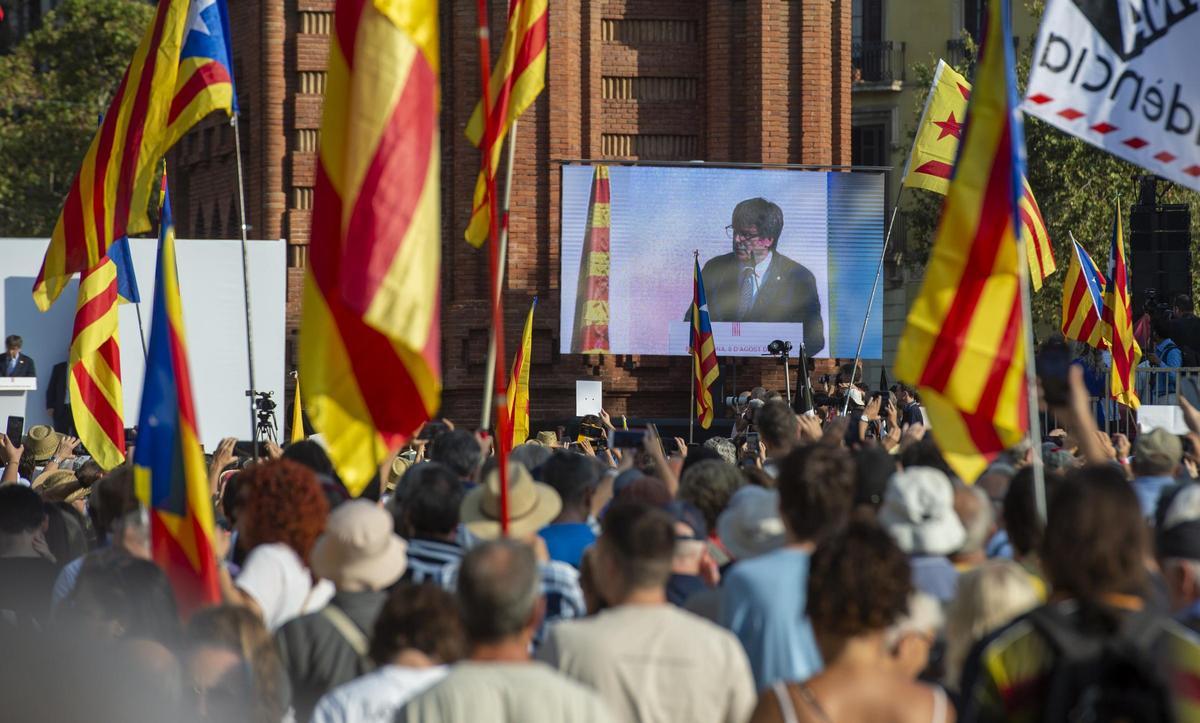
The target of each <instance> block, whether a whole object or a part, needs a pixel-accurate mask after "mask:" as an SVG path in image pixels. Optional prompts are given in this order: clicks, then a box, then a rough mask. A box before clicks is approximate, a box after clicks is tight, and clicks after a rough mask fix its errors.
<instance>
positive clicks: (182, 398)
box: [133, 184, 221, 618]
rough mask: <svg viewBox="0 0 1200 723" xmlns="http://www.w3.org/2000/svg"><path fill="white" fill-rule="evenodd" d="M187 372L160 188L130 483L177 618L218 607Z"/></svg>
mask: <svg viewBox="0 0 1200 723" xmlns="http://www.w3.org/2000/svg"><path fill="white" fill-rule="evenodd" d="M191 376H192V375H191V371H190V370H189V368H188V356H187V334H186V333H184V327H183V303H182V300H181V299H180V296H179V274H178V271H177V266H176V263H175V224H174V223H173V222H172V220H171V199H170V195H169V194H168V193H167V190H166V186H165V184H164V186H163V202H162V224H161V229H160V230H159V242H158V275H157V278H156V279H155V280H154V316H153V318H152V319H151V320H150V345H149V347H148V349H147V352H146V379H145V384H144V385H143V387H142V408H141V412H140V414H139V418H138V432H139V434H140V437H139V439H138V444H137V447H136V448H135V449H134V452H133V478H134V481H135V483H136V486H137V495H138V499H139V500H141V502H142V504H144V505H145V506H146V508H147V510H148V512H149V514H150V549H151V554H152V555H153V557H154V561H155V562H156V563H158V565H159V567H161V568H162V569H163V572H165V573H166V574H167V578H168V579H169V580H170V581H171V587H172V588H174V590H175V599H176V600H177V601H178V602H179V610H180V613H182V614H183V616H184V617H185V618H186V617H189V616H190V615H191V614H192V612H194V611H195V610H196V609H198V608H201V607H204V606H207V605H213V604H215V603H218V602H220V601H221V591H220V588H219V584H218V581H217V561H216V559H215V558H214V557H213V547H214V546H213V539H214V537H213V505H212V498H211V497H210V496H209V495H210V490H209V489H208V477H207V475H206V474H205V469H204V468H205V464H204V451H203V450H202V449H201V448H200V431H199V427H198V425H197V423H196V405H195V401H194V399H193V397H192V381H191Z"/></svg>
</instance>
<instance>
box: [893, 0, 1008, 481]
mask: <svg viewBox="0 0 1200 723" xmlns="http://www.w3.org/2000/svg"><path fill="white" fill-rule="evenodd" d="M989 13H990V19H989V22H988V23H987V28H988V30H987V36H986V39H985V41H984V44H983V48H982V55H981V58H980V61H979V64H978V67H977V69H976V82H975V87H976V91H975V93H974V95H973V96H972V97H971V101H970V106H969V108H968V110H967V128H966V137H965V138H964V139H963V144H962V148H961V149H960V150H959V155H958V160H957V163H956V167H955V172H954V178H953V180H952V181H951V182H950V190H949V192H948V193H947V195H946V202H945V204H944V205H943V207H942V217H941V220H940V222H939V224H938V230H937V235H936V237H935V240H934V244H933V250H932V253H931V256H930V262H929V265H928V267H927V269H926V272H925V280H924V282H923V283H922V285H921V291H920V294H919V295H918V296H917V299H916V301H915V302H914V303H913V306H912V309H911V311H910V312H909V314H908V321H907V325H906V327H905V329H904V334H903V336H902V337H901V340H900V348H899V350H898V353H897V356H896V366H895V374H896V376H897V377H898V378H899V379H900V380H901V381H904V382H907V383H910V384H913V385H914V386H916V387H918V388H919V389H920V391H921V396H922V400H923V401H924V402H925V406H926V409H927V411H928V413H929V416H930V423H931V425H932V427H933V429H934V430H935V432H934V438H935V439H936V441H937V444H938V446H939V448H940V449H941V451H942V454H943V456H945V458H946V461H947V462H948V463H949V464H950V465H951V467H952V468H953V469H954V471H955V472H956V473H957V474H958V476H959V477H961V478H962V479H963V480H964V481H966V482H968V483H972V482H974V481H975V479H976V478H977V477H978V476H979V474H980V473H981V472H982V471H983V470H984V468H985V467H986V466H987V463H988V460H990V459H992V458H994V457H995V456H996V455H997V454H998V453H999V452H1001V451H1002V450H1004V449H1006V448H1008V447H1011V446H1012V445H1014V444H1016V443H1017V442H1018V441H1020V439H1021V438H1022V437H1023V436H1024V435H1025V433H1026V430H1027V429H1028V425H1029V408H1028V404H1027V402H1028V398H1027V392H1026V386H1025V363H1026V343H1025V338H1026V332H1025V327H1024V324H1025V323H1026V319H1025V318H1024V311H1023V305H1022V300H1021V299H1022V297H1021V274H1022V273H1025V271H1024V270H1023V266H1025V264H1024V263H1023V261H1022V259H1021V258H1020V256H1019V253H1018V248H1017V237H1016V231H1015V229H1017V228H1019V224H1020V221H1019V216H1018V214H1019V209H1020V198H1021V178H1022V170H1023V169H1022V166H1023V164H1024V147H1023V146H1024V144H1023V140H1022V133H1021V122H1020V115H1019V111H1018V110H1017V96H1016V73H1015V69H1014V62H1013V51H1012V45H1011V43H1010V42H1009V41H1008V38H1009V37H1010V36H1011V32H1010V28H1011V27H1012V25H1011V16H1010V7H1009V2H1008V1H1007V0H995V1H993V2H991V3H990V4H989Z"/></svg>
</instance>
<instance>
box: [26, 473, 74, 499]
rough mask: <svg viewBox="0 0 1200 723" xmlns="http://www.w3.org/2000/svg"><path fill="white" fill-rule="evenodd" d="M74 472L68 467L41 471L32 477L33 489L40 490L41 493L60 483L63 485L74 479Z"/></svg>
mask: <svg viewBox="0 0 1200 723" xmlns="http://www.w3.org/2000/svg"><path fill="white" fill-rule="evenodd" d="M75 479H76V478H75V473H74V472H72V471H71V470H69V469H55V470H51V471H49V472H42V473H41V474H39V475H38V476H37V477H34V479H33V485H32V486H33V489H35V490H41V491H42V492H43V493H45V492H47V491H49V490H52V489H54V488H55V487H58V486H60V485H65V484H67V483H68V482H74V481H75Z"/></svg>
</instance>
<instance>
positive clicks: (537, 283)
mask: <svg viewBox="0 0 1200 723" xmlns="http://www.w3.org/2000/svg"><path fill="white" fill-rule="evenodd" d="M507 4H508V3H507V2H506V1H501V0H492V1H491V3H490V5H491V8H492V28H493V29H494V36H495V37H496V38H497V41H496V42H495V46H496V47H495V49H496V50H497V51H498V50H499V41H498V38H499V36H500V33H501V28H503V27H504V12H505V8H506V6H507ZM332 9H333V0H236V2H231V3H230V14H231V23H232V24H233V36H234V46H235V65H236V66H237V67H236V73H237V81H238V91H239V92H238V95H239V99H240V102H241V105H242V109H243V115H244V118H243V120H242V143H243V157H244V160H245V163H246V172H247V179H246V192H247V206H248V219H249V224H250V225H251V226H252V230H251V236H252V237H255V238H286V239H287V240H288V243H289V254H288V261H289V266H290V268H289V272H288V273H289V300H290V303H289V307H288V324H289V329H292V330H294V329H295V327H296V325H297V324H298V322H299V285H300V278H301V273H302V268H303V265H304V264H305V262H306V258H307V253H306V251H307V249H306V244H307V243H308V231H309V217H310V214H311V208H312V197H313V191H312V187H313V180H314V169H315V163H316V149H317V140H318V128H319V126H320V114H321V102H322V94H323V92H324V87H325V72H324V67H325V63H326V58H327V55H328V47H329V35H328V33H329V30H330V24H331V18H332V14H331V11H332ZM850 24H851V2H850V0H551V1H550V34H549V46H550V48H549V53H550V55H549V64H548V70H547V76H548V77H547V80H546V92H544V93H543V94H542V96H541V97H540V98H539V99H538V101H537V103H536V104H535V105H534V106H533V107H532V108H531V109H530V110H529V111H528V112H527V113H526V114H525V116H524V117H523V118H522V120H521V124H520V129H519V133H518V137H517V146H516V170H515V177H514V186H513V189H514V190H513V202H512V203H513V208H512V215H511V224H510V227H511V237H510V246H509V276H508V282H507V285H506V286H507V288H506V293H505V303H506V311H507V316H506V335H507V339H508V344H509V352H510V354H511V351H512V344H513V343H515V342H516V341H517V340H518V334H519V333H520V326H521V324H522V322H523V320H524V316H525V313H526V311H527V309H528V307H529V300H530V298H531V297H533V296H534V295H537V296H538V297H539V304H538V317H537V319H536V320H535V328H534V349H533V366H532V371H531V374H532V379H533V386H534V391H533V394H532V395H531V396H532V399H531V413H532V416H533V417H534V419H535V426H536V420H538V419H549V418H557V417H566V416H570V415H571V414H573V412H574V382H575V380H576V379H578V378H585V377H599V378H601V379H603V380H604V384H605V397H606V405H607V408H608V409H609V410H610V411H612V412H613V413H621V412H625V411H626V410H628V412H629V413H630V414H632V415H638V416H671V417H681V416H685V415H686V413H687V409H688V407H687V404H688V402H687V398H688V393H689V392H688V389H689V387H688V382H687V379H688V377H689V372H690V366H689V362H688V360H687V359H686V358H669V357H649V356H641V357H638V356H621V355H617V356H612V355H608V356H591V357H584V356H579V355H574V356H573V355H561V354H560V353H559V351H558V349H559V339H558V335H559V330H558V315H559V294H558V288H559V239H558V228H559V223H558V201H559V183H560V181H559V178H560V174H559V169H560V162H561V161H563V160H568V159H605V160H642V161H680V160H685V161H686V160H696V159H702V160H706V161H724V162H730V161H737V162H762V163H808V164H828V165H842V164H845V165H848V164H849V163H850V36H851V28H850ZM474 28H475V2H474V0H442V9H441V33H442V43H441V48H442V72H443V76H442V80H443V108H442V111H443V112H442V143H443V147H442V160H443V168H442V189H443V199H442V223H443V253H444V259H443V270H442V304H443V311H442V323H443V328H442V348H443V365H444V370H443V372H444V382H445V393H444V412H445V414H446V415H447V416H449V417H451V418H454V419H459V420H470V421H473V420H474V419H475V418H476V417H477V415H478V413H479V403H480V398H481V389H482V380H483V369H484V357H485V356H486V350H487V335H488V330H489V326H490V323H489V311H488V301H487V299H488V280H487V254H486V250H478V251H477V250H475V249H474V248H472V247H470V246H468V245H467V244H466V243H465V242H464V241H463V240H462V233H463V229H464V228H465V227H466V223H467V219H468V218H469V216H470V210H471V192H472V190H473V188H474V183H475V176H476V174H477V172H478V168H479V154H478V152H477V151H476V150H475V149H473V148H472V147H471V146H470V145H469V143H468V142H467V141H466V139H465V137H464V135H463V129H464V127H465V125H466V121H467V118H468V116H469V115H470V113H471V110H472V108H473V106H474V104H475V103H476V101H477V100H478V97H479V79H478V67H477V60H476V58H477V53H476V40H475V37H474ZM217 120H218V119H210V120H209V121H208V122H206V123H205V124H203V125H202V127H201V128H198V129H197V130H195V131H193V132H192V133H191V134H190V135H189V136H188V137H187V138H185V139H184V140H183V141H182V143H181V144H180V146H179V147H178V148H177V150H176V151H175V152H174V153H173V156H172V164H173V166H172V172H173V174H174V176H173V182H174V184H175V187H176V193H175V198H176V205H177V210H176V218H177V219H178V220H179V226H180V232H181V234H182V235H185V236H197V237H224V238H231V237H235V236H236V234H237V220H236V213H235V206H234V205H233V204H234V203H235V202H236V185H235V182H234V181H235V176H234V166H233V139H232V134H231V133H230V132H229V130H228V127H227V126H225V125H224V124H221V123H218V122H217ZM289 363H291V360H289ZM737 377H738V386H739V387H741V388H746V387H748V386H752V385H753V384H757V383H760V381H761V383H763V384H765V385H767V386H775V387H782V386H783V374H782V367H778V366H776V365H774V364H773V363H771V362H769V361H758V360H741V361H739V363H738V369H737ZM730 393H732V391H730Z"/></svg>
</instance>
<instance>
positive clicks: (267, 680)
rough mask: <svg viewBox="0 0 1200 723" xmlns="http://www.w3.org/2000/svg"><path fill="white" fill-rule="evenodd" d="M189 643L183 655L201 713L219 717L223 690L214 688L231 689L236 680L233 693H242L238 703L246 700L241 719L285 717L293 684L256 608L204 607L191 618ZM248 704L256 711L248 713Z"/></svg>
mask: <svg viewBox="0 0 1200 723" xmlns="http://www.w3.org/2000/svg"><path fill="white" fill-rule="evenodd" d="M187 643H188V645H187V652H186V655H185V659H184V660H185V663H186V665H185V667H186V669H187V675H188V677H189V678H190V680H189V682H190V684H191V688H192V690H193V691H194V692H195V695H196V700H195V703H196V706H197V713H199V714H201V715H202V716H204V717H208V718H218V717H219V716H218V715H217V713H219V712H220V711H218V710H216V709H217V708H219V707H220V701H219V698H220V696H219V695H216V696H211V695H210V694H211V693H212V692H213V689H214V688H218V687H220V688H221V689H222V690H221V692H222V693H225V692H228V691H229V688H230V685H231V683H232V687H233V689H234V691H238V692H240V693H241V694H242V695H241V696H235V697H240V698H241V700H239V701H238V703H240V704H243V705H244V706H245V707H242V708H241V709H240V710H238V711H237V713H238V714H239V719H241V720H245V721H253V723H279V722H280V721H282V720H284V719H285V717H286V716H287V714H288V704H289V701H290V699H291V688H290V685H289V683H288V678H287V675H286V674H285V673H284V671H283V664H282V663H281V662H280V660H279V652H278V651H277V650H275V643H274V641H273V640H272V638H271V634H270V633H268V632H267V629H266V627H265V626H264V625H263V623H262V621H261V620H259V619H258V617H257V616H256V615H255V614H254V613H252V612H250V611H249V610H247V609H246V608H243V607H237V606H234V605H222V606H220V607H212V608H204V609H203V610H200V611H199V612H197V613H196V614H195V615H193V616H192V619H191V620H189V621H188V626H187ZM230 671H234V673H233V675H230ZM238 671H242V672H244V673H246V674H247V675H239V674H238ZM239 685H241V686H243V687H241V688H239ZM248 710H251V711H253V713H252V714H251V715H247V711H248Z"/></svg>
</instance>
